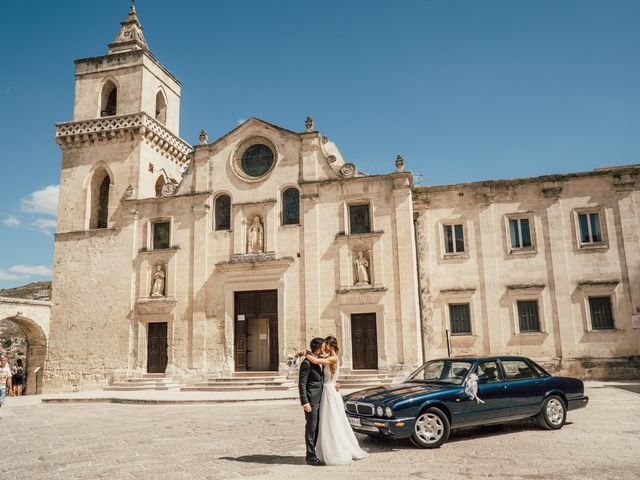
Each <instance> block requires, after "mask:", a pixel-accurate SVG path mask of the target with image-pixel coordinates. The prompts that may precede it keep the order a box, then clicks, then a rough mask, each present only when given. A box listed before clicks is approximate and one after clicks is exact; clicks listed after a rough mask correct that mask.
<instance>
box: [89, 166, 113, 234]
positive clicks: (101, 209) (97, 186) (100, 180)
mask: <svg viewBox="0 0 640 480" xmlns="http://www.w3.org/2000/svg"><path fill="white" fill-rule="evenodd" d="M110 187H111V178H109V174H108V173H107V172H106V171H104V170H103V169H100V170H98V171H96V173H95V174H94V175H93V179H92V180H91V217H90V219H89V228H107V225H108V221H109V189H110Z"/></svg>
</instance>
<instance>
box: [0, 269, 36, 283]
mask: <svg viewBox="0 0 640 480" xmlns="http://www.w3.org/2000/svg"><path fill="white" fill-rule="evenodd" d="M27 278H29V275H18V274H16V273H11V272H7V271H6V270H2V269H0V281H6V280H26V279H27Z"/></svg>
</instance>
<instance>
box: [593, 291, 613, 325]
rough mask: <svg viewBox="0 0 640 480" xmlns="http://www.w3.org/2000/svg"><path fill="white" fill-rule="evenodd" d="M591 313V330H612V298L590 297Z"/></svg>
mask: <svg viewBox="0 0 640 480" xmlns="http://www.w3.org/2000/svg"><path fill="white" fill-rule="evenodd" d="M589 310H590V311H591V328H593V329H594V330H612V329H613V312H612V311H611V297H589Z"/></svg>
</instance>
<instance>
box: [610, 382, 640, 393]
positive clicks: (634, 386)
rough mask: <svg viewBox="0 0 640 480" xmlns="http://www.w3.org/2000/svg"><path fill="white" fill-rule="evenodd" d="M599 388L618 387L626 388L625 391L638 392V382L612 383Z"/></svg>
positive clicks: (639, 387) (639, 384) (639, 390)
mask: <svg viewBox="0 0 640 480" xmlns="http://www.w3.org/2000/svg"><path fill="white" fill-rule="evenodd" d="M600 388H618V389H620V390H626V391H627V392H631V393H638V394H640V383H626V384H614V385H606V386H605V387H600Z"/></svg>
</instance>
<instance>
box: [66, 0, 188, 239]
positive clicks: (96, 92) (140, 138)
mask: <svg viewBox="0 0 640 480" xmlns="http://www.w3.org/2000/svg"><path fill="white" fill-rule="evenodd" d="M75 63H76V75H75V78H76V85H75V100H74V107H73V120H72V121H71V122H67V123H61V124H59V125H58V126H57V131H56V140H57V142H58V144H59V145H60V146H61V148H62V150H63V160H62V163H63V169H62V178H61V184H60V204H61V208H60V212H59V213H60V215H59V225H58V230H59V231H67V230H74V231H75V230H85V229H94V228H104V227H105V226H110V225H112V224H113V222H114V221H115V218H114V217H113V213H114V210H113V208H112V207H113V206H114V205H115V202H116V201H117V200H118V199H120V198H121V197H122V196H123V195H127V196H128V198H131V197H133V198H147V197H154V196H158V195H159V194H160V193H161V189H162V187H163V186H164V185H165V184H167V183H169V184H172V185H176V184H177V183H178V182H179V180H180V178H181V176H182V173H183V171H184V168H185V164H186V161H187V156H188V155H189V154H190V153H191V151H192V148H191V146H190V145H188V144H187V143H186V142H184V141H182V140H181V139H180V138H179V128H180V88H181V84H180V82H179V81H178V80H177V79H176V78H175V77H174V76H173V75H172V74H171V73H170V72H169V71H168V70H167V69H166V68H165V67H164V66H163V65H162V64H161V63H160V62H158V60H156V58H155V57H154V56H153V54H152V53H151V51H150V50H149V47H148V45H147V42H146V40H145V38H144V34H143V28H142V24H141V23H140V20H139V18H138V15H137V13H136V10H135V7H134V6H133V5H132V6H131V9H130V11H129V14H128V16H127V17H126V18H125V20H124V21H123V22H121V26H120V29H119V30H118V33H117V35H116V37H115V40H114V41H113V43H111V44H109V47H108V52H107V54H106V55H102V56H99V57H91V58H83V59H79V60H76V62H75ZM96 175H97V176H96ZM98 177H99V178H98ZM107 177H108V180H107ZM103 182H104V183H103ZM100 204H102V205H103V206H104V205H105V204H108V208H107V209H106V210H108V211H105V208H101V207H100ZM97 210H101V211H100V212H98V211H97ZM98 217H100V218H98ZM105 217H106V218H105Z"/></svg>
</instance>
